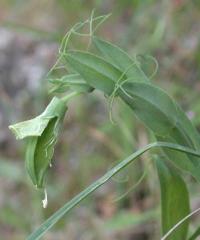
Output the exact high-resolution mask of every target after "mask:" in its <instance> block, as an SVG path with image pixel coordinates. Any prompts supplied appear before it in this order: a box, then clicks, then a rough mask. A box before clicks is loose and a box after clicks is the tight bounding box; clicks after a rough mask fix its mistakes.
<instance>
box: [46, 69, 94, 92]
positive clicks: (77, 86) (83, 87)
mask: <svg viewBox="0 0 200 240" xmlns="http://www.w3.org/2000/svg"><path fill="white" fill-rule="evenodd" d="M49 82H50V83H51V84H53V85H54V87H53V88H52V90H51V92H52V93H64V92H66V91H67V90H69V89H71V90H74V91H78V92H91V91H92V90H93V88H92V87H90V85H88V84H87V83H86V82H85V81H84V80H83V78H82V77H81V76H80V75H79V74H76V73H75V74H69V75H64V76H63V77H62V78H58V79H50V80H49Z"/></svg>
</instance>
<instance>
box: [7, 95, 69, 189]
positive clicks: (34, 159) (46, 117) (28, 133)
mask: <svg viewBox="0 0 200 240" xmlns="http://www.w3.org/2000/svg"><path fill="white" fill-rule="evenodd" d="M66 110H67V107H66V104H65V103H64V102H63V101H62V100H60V99H58V98H57V97H54V98H53V99H52V101H51V102H50V103H49V105H48V106H47V108H46V109H45V111H44V112H43V113H42V114H41V115H39V116H38V117H36V118H34V119H32V120H28V121H24V122H21V123H17V124H15V125H11V126H10V127H9V128H10V129H11V130H12V131H13V132H14V134H15V135H16V138H17V139H24V138H27V149H26V169H27V171H28V173H29V175H30V178H31V180H32V182H33V184H34V185H36V186H37V187H38V188H42V187H43V186H44V178H45V175H46V172H47V169H48V167H49V165H50V164H51V159H52V156H53V151H54V146H55V144H56V142H57V138H58V133H59V129H60V125H61V124H62V121H63V118H64V115H65V112H66Z"/></svg>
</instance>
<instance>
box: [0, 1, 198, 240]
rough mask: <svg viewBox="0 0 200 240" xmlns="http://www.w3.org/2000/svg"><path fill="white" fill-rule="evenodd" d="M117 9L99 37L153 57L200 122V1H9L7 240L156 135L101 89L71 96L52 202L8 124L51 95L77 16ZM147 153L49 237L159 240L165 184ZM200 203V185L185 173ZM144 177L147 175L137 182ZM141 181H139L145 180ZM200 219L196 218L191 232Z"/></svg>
mask: <svg viewBox="0 0 200 240" xmlns="http://www.w3.org/2000/svg"><path fill="white" fill-rule="evenodd" d="M94 8H95V9H96V14H107V13H110V12H111V13H112V16H111V17H110V18H109V20H107V21H106V22H105V23H104V24H103V26H101V28H100V30H99V32H98V35H100V36H101V37H103V38H105V39H107V40H111V41H113V42H114V43H115V44H117V45H119V46H121V47H122V48H124V49H125V50H127V51H128V52H129V54H130V55H132V56H133V55H134V54H136V53H138V54H148V55H152V56H154V57H155V58H156V59H157V61H158V63H159V69H158V71H157V74H156V76H155V77H154V80H153V81H155V83H156V84H157V85H158V86H161V87H162V88H164V89H165V90H166V91H167V92H168V93H169V94H170V95H171V96H173V97H174V98H175V99H176V100H177V101H178V102H179V103H180V105H181V106H182V108H183V109H184V110H185V112H186V113H187V114H188V116H189V118H190V119H192V121H193V122H194V124H195V126H196V127H197V128H199V129H200V101H199V92H200V24H199V23H200V1H199V0H160V1H156V0H143V1H140V0H123V1H122V0H121V1H120V0H109V1H108V0H107V1H101V0H57V1H56V0H0V239H2V240H8V239H9V240H10V239H12V240H21V239H25V238H26V236H27V235H28V234H30V233H31V232H32V231H33V230H34V229H35V228H36V227H37V226H39V225H40V224H41V223H42V222H43V221H44V219H46V218H48V217H49V216H50V215H51V214H52V213H54V212H55V211H56V210H57V209H58V208H59V207H61V206H62V205H63V204H64V203H65V202H67V201H68V200H69V199H71V198H72V197H73V196H74V195H75V194H77V193H78V192H80V191H81V190H82V189H84V188H85V187H86V186H88V185H89V184H90V183H91V182H92V181H94V180H95V179H97V178H98V177H100V176H101V175H102V174H103V173H105V172H106V171H107V170H108V169H109V168H111V167H112V166H114V165H115V164H116V163H117V162H118V161H119V160H120V159H123V158H124V157H126V156H128V155H129V154H131V153H132V152H133V151H135V150H136V149H138V148H140V147H141V146H144V145H145V144H147V143H148V142H150V141H151V140H150V139H151V133H150V132H148V131H147V130H146V129H145V127H144V126H143V125H142V124H141V123H140V122H139V121H138V120H137V118H135V116H134V115H133V114H132V113H131V111H130V110H129V108H128V107H127V106H125V105H124V104H123V103H122V102H119V101H116V102H115V104H114V109H113V117H114V121H115V124H112V123H111V122H110V120H109V107H108V102H107V100H106V99H105V98H104V96H103V95H102V94H101V93H99V92H95V93H94V94H90V95H88V96H80V97H78V98H76V99H75V100H73V101H72V102H71V103H70V108H69V112H68V113H67V116H66V118H65V123H64V125H65V126H64V129H63V131H62V134H61V138H60V140H59V142H58V144H57V147H56V152H55V156H54V161H53V167H52V168H51V170H50V172H49V174H48V185H47V192H48V200H49V204H48V207H47V209H43V208H42V203H41V200H42V199H43V197H44V196H43V193H41V192H38V191H36V189H35V188H34V186H33V185H32V183H31V182H30V180H29V178H28V176H27V175H26V172H25V168H24V150H25V149H24V143H23V142H18V141H16V140H15V139H14V136H13V135H12V134H11V133H10V131H9V130H8V125H9V124H12V123H15V122H18V121H22V120H26V119H29V118H32V117H34V116H36V115H38V114H39V113H41V112H42V111H43V109H44V107H45V106H46V105H47V104H48V102H49V100H50V99H51V95H49V94H48V92H49V86H48V82H47V79H46V74H47V72H48V71H49V69H50V68H51V67H52V65H53V64H54V63H55V61H56V58H57V53H58V47H59V44H60V41H61V39H62V37H63V36H64V34H65V33H66V32H67V31H68V30H69V29H70V27H71V26H72V25H74V24H75V23H76V22H79V21H82V20H85V19H87V18H88V17H89V16H90V14H91V11H92V9H94ZM150 160H151V155H150V154H146V155H145V156H143V157H141V159H140V161H137V162H136V163H134V164H132V165H131V166H129V167H128V168H127V169H124V171H123V172H122V173H120V174H118V175H117V176H116V177H115V178H113V179H112V180H111V181H110V182H109V183H108V184H106V185H105V186H103V187H101V188H100V189H99V190H98V191H96V192H95V193H94V194H93V195H92V196H91V197H89V198H88V199H87V200H85V201H84V202H83V203H82V204H81V205H79V206H78V207H76V208H75V209H73V211H71V213H70V214H69V215H67V216H66V217H64V218H63V219H62V220H61V221H59V222H58V224H56V226H54V227H53V228H52V229H51V230H50V231H49V232H48V233H47V234H46V235H45V237H44V239H45V240H55V239H56V240H66V239H70V240H93V239H95V240H102V239H104V240H111V239H116V240H122V239H127V240H132V239H134V240H151V239H154V240H155V239H159V237H160V230H159V229H160V210H159V207H160V203H159V194H160V193H159V183H158V179H157V174H156V171H155V168H154V165H153V162H152V161H150ZM185 179H187V183H188V186H189V190H190V193H191V196H192V198H191V207H192V209H195V208H197V207H199V206H200V200H199V199H200V198H199V193H198V186H197V185H196V184H195V182H194V180H193V179H191V178H190V177H189V176H188V175H185ZM138 181H139V182H138ZM139 183H140V184H139ZM197 219H198V218H196V219H195V218H194V219H193V223H192V225H191V231H192V230H193V228H194V227H195V224H196V222H197V221H195V220H197Z"/></svg>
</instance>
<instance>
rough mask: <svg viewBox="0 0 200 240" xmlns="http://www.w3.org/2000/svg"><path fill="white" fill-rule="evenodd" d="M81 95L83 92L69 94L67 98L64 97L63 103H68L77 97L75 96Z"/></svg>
mask: <svg viewBox="0 0 200 240" xmlns="http://www.w3.org/2000/svg"><path fill="white" fill-rule="evenodd" d="M80 94H81V92H76V91H74V92H71V93H69V94H68V95H67V96H64V97H63V98H62V101H63V102H64V103H67V102H68V101H69V100H70V99H71V98H73V97H75V96H78V95H80Z"/></svg>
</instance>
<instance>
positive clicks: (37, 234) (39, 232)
mask: <svg viewBox="0 0 200 240" xmlns="http://www.w3.org/2000/svg"><path fill="white" fill-rule="evenodd" d="M160 147H162V148H169V149H173V150H175V151H181V152H185V153H188V154H192V155H194V156H197V157H200V152H197V151H194V150H192V149H189V148H187V147H184V146H180V145H177V144H172V143H166V142H155V143H151V144H149V145H147V146H145V147H143V148H142V149H140V150H138V151H136V152H135V153H133V154H131V155H130V156H129V157H127V158H126V159H124V160H122V161H120V162H119V164H117V165H116V166H115V167H114V168H112V169H111V170H109V171H108V172H107V173H106V174H105V175H103V176H102V177H101V178H99V179H98V180H96V181H95V182H93V183H92V184H91V185H90V186H88V187H87V188H86V189H85V190H83V191H82V192H80V193H79V194H78V195H76V196H75V197H74V198H72V199H71V200H70V201H69V202H67V203H66V204H65V205H64V206H62V207H61V208H60V209H59V210H58V211H57V212H55V213H54V214H53V215H52V216H51V217H50V218H48V219H47V220H46V221H45V222H44V223H43V224H41V226H40V227H39V228H38V229H36V230H35V231H34V232H33V233H32V234H31V235H30V236H29V237H28V238H27V240H38V239H41V237H42V236H43V235H44V234H45V233H46V232H47V231H48V230H49V229H50V228H51V227H53V226H54V225H55V224H56V223H57V222H58V221H59V220H60V219H61V218H62V217H63V216H64V215H65V214H67V213H69V211H70V210H72V209H73V208H74V207H76V206H77V205H78V204H79V203H80V202H81V201H83V200H84V199H85V198H87V197H88V196H89V195H91V194H92V193H93V192H94V191H95V190H96V189H98V188H99V187H101V186H102V185H103V184H105V183H106V182H107V181H108V180H109V179H111V178H112V177H113V176H114V175H116V174H117V173H118V172H120V171H121V170H122V169H124V168H125V167H126V166H128V165H129V164H130V163H132V162H133V161H135V160H136V159H137V158H138V157H139V156H141V155H142V154H143V153H145V152H146V151H148V150H150V149H153V148H160ZM180 207H181V206H180Z"/></svg>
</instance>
